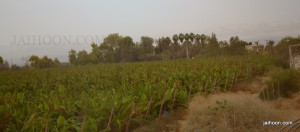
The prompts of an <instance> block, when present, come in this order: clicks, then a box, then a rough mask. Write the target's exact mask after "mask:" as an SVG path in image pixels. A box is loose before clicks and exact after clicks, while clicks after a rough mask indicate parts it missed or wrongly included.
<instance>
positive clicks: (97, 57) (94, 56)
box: [90, 43, 102, 64]
mask: <svg viewBox="0 0 300 132" xmlns="http://www.w3.org/2000/svg"><path fill="white" fill-rule="evenodd" d="M91 47H92V52H91V53H90V60H91V63H93V64H98V63H100V62H101V60H102V54H101V51H100V47H99V46H98V45H97V44H95V43H92V44H91Z"/></svg>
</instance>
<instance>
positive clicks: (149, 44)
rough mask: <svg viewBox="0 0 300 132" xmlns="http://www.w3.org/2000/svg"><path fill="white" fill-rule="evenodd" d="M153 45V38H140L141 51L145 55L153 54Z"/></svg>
mask: <svg viewBox="0 0 300 132" xmlns="http://www.w3.org/2000/svg"><path fill="white" fill-rule="evenodd" d="M153 43H154V40H153V38H150V37H148V36H142V37H141V45H142V46H143V49H144V51H145V53H146V54H150V53H153V51H154V46H153Z"/></svg>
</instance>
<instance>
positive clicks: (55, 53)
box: [0, 0, 300, 65]
mask: <svg viewBox="0 0 300 132" xmlns="http://www.w3.org/2000/svg"><path fill="white" fill-rule="evenodd" d="M299 4H300V1H297V0H288V1H280V0H266V1H259V0H253V1H239V0H230V1H221V0H213V1H210V0H204V1H196V0H192V1H188V2H187V1H183V0H173V1H171V0H166V1H158V0H154V1H138V0H131V1H120V0H115V1H92V0H90V1H85V2H83V1H63V2H62V1H55V0H54V1H37V0H30V1H8V0H5V1H2V2H1V4H0V7H1V8H0V10H1V13H0V14H1V15H0V16H1V18H2V21H0V25H1V30H0V56H2V57H3V58H4V59H5V60H7V61H8V62H9V63H11V61H12V62H13V64H17V65H22V64H24V63H25V61H24V60H23V59H22V58H23V57H27V56H30V55H38V56H44V55H47V56H49V57H51V58H55V57H57V58H58V59H59V60H60V61H61V62H67V61H68V51H69V50H70V49H75V50H82V49H85V50H87V51H89V50H90V49H91V48H90V44H91V43H88V42H83V43H81V44H79V45H75V44H73V45H72V44H71V45H70V44H69V45H63V44H59V45H56V44H55V43H50V44H48V45H46V44H28V45H26V44H24V43H23V44H19V45H17V44H14V43H13V42H14V37H19V38H20V37H24V36H25V37H26V36H47V35H48V36H52V37H53V36H60V37H62V38H63V37H64V36H71V37H75V38H76V37H78V36H93V37H95V38H97V37H98V39H99V40H100V42H101V40H102V39H103V37H105V36H107V35H108V34H112V33H119V34H120V35H122V36H130V37H132V38H133V40H134V42H138V41H139V39H140V37H141V36H149V37H152V38H154V39H158V38H159V37H167V36H169V37H170V36H172V35H173V34H178V33H190V32H193V33H197V34H206V35H210V34H211V33H212V32H213V33H215V34H216V35H217V38H218V40H227V41H228V39H229V38H230V37H231V36H239V37H240V39H241V40H245V41H248V42H253V41H260V43H265V40H275V41H276V42H278V40H280V39H281V38H284V37H286V36H292V37H295V36H298V35H299V34H300V33H299V31H300V15H298V14H297V13H298V12H300V9H299V8H298V7H297V5H299ZM72 40H73V39H72ZM97 44H100V43H97Z"/></svg>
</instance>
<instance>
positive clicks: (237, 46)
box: [229, 36, 248, 55]
mask: <svg viewBox="0 0 300 132" xmlns="http://www.w3.org/2000/svg"><path fill="white" fill-rule="evenodd" d="M229 43H230V46H229V47H230V52H229V53H230V54H231V55H242V54H245V53H246V49H245V46H246V45H248V43H247V42H245V41H242V40H240V39H239V37H238V36H235V37H231V38H230V39H229Z"/></svg>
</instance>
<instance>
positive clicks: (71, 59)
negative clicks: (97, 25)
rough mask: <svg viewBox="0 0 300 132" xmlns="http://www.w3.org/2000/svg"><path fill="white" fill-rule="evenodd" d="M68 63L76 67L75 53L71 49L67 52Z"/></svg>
mask: <svg viewBox="0 0 300 132" xmlns="http://www.w3.org/2000/svg"><path fill="white" fill-rule="evenodd" d="M69 62H70V63H71V65H76V64H77V53H76V51H75V50H73V49H71V50H70V51H69Z"/></svg>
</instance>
